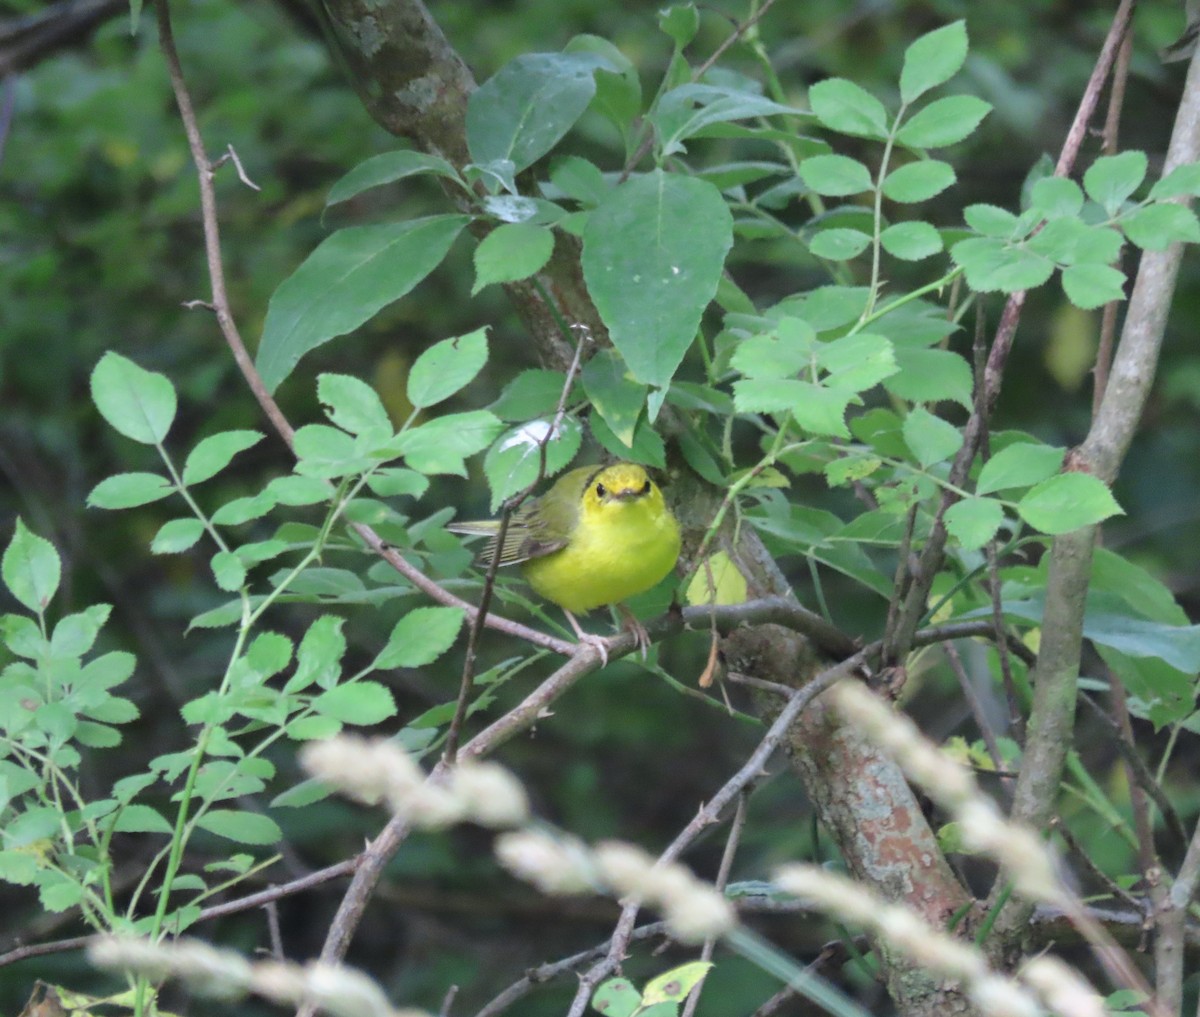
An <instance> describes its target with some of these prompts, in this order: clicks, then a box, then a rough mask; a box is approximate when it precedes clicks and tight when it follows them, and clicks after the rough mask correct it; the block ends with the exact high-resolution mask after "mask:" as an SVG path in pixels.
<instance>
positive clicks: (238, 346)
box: [154, 0, 295, 448]
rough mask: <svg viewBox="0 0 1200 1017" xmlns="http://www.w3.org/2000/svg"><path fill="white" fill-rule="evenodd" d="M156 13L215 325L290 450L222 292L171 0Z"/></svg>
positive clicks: (207, 180)
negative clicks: (194, 190)
mask: <svg viewBox="0 0 1200 1017" xmlns="http://www.w3.org/2000/svg"><path fill="white" fill-rule="evenodd" d="M154 8H155V10H156V11H157V12H158V35H159V45H160V46H161V47H162V52H163V59H164V60H165V61H166V64H167V74H168V75H169V77H170V79H171V90H172V91H173V92H174V93H175V103H176V105H177V106H178V107H179V119H180V120H181V121H182V122H183V130H184V133H185V134H186V135H187V140H188V148H189V149H190V150H191V153H192V162H193V163H195V166H196V176H197V178H198V179H199V181H200V217H201V221H202V222H203V224H204V253H205V256H206V258H207V260H208V278H209V281H210V283H211V285H212V303H213V310H214V311H215V312H216V315H217V324H218V325H220V327H221V334H222V335H223V336H224V337H225V342H226V343H228V345H229V350H230V352H231V353H232V354H233V359H234V362H235V363H236V364H237V365H238V368H239V369H240V370H241V372H242V377H243V378H245V379H246V384H247V385H249V386H250V391H251V392H253V393H254V398H255V399H257V400H258V405H259V406H261V407H262V411H263V413H265V414H266V416H267V419H268V420H270V421H271V424H272V426H273V427H274V428H275V430H276V432H277V433H278V434H279V436H280V437H281V438H282V439H283V440H284V441H285V442H286V443H287V446H288V448H292V447H293V445H294V441H295V432H294V431H293V430H292V425H291V424H289V423H288V421H287V418H286V417H284V415H283V413H282V412H281V411H280V409H279V406H278V405H277V404H276V402H275V400H274V398H273V397H272V396H271V393H270V392H269V391H267V387H266V385H264V384H263V380H262V377H261V375H259V373H258V370H257V368H255V366H254V361H253V360H252V359H251V358H250V354H249V353H248V352H247V350H246V344H245V343H244V342H243V341H242V336H241V333H240V332H239V331H238V328H237V324H236V322H235V321H234V319H233V311H232V310H231V309H230V306H229V294H228V292H227V291H226V288H225V266H224V264H223V262H222V260H221V231H220V227H219V226H218V224H217V198H216V192H215V191H214V189H213V167H212V165H211V163H210V162H209V160H208V155H207V154H206V153H205V151H204V139H203V138H202V137H201V136H200V126H199V124H198V123H197V120H196V111H195V109H194V107H193V106H192V97H191V95H190V94H189V93H188V90H187V84H186V83H185V82H184V80H183V68H182V66H181V65H180V63H179V53H178V52H177V51H176V49H175V34H174V32H173V31H172V28H171V5H170V0H159V2H158V3H156V4H155V5H154Z"/></svg>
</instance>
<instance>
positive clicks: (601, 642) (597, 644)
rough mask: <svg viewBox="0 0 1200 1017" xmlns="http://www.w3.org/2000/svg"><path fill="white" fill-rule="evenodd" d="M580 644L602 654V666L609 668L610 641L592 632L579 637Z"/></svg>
mask: <svg viewBox="0 0 1200 1017" xmlns="http://www.w3.org/2000/svg"><path fill="white" fill-rule="evenodd" d="M579 642H580V644H586V645H587V646H590V647H592V648H593V649H594V650H595V651H596V652H597V653H598V654H600V666H601V667H608V640H607V639H605V638H604V637H603V636H596V635H593V634H592V633H590V632H583V633H581V634H580V636H579Z"/></svg>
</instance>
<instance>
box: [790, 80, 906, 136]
mask: <svg viewBox="0 0 1200 1017" xmlns="http://www.w3.org/2000/svg"><path fill="white" fill-rule="evenodd" d="M808 102H809V105H810V106H811V107H812V111H813V112H814V113H815V114H816V115H817V119H818V120H819V121H820V122H821V123H822V124H823V125H824V126H826V127H828V128H829V129H830V130H834V131H839V132H841V133H842V134H851V135H856V136H858V137H862V138H875V139H877V140H882V139H883V138H886V137H887V132H888V125H887V119H888V116H887V110H886V109H884V106H883V103H881V102H880V101H879V100H878V99H876V98H875V96H873V95H872V94H871V93H870V92H868V91H867V90H866V89H865V88H863V87H862V86H861V85H856V84H855V83H854V82H853V81H847V80H846V79H845V78H827V79H826V80H825V81H818V82H817V83H816V84H815V85H813V86H812V87H811V88H810V89H809V90H808Z"/></svg>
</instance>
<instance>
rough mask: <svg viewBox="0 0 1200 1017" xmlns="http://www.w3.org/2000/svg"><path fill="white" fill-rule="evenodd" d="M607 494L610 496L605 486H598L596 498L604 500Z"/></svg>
mask: <svg viewBox="0 0 1200 1017" xmlns="http://www.w3.org/2000/svg"><path fill="white" fill-rule="evenodd" d="M606 494H608V491H607V490H606V489H605V487H604V485H603V484H597V485H596V497H597V498H603V497H604V496H605V495H606Z"/></svg>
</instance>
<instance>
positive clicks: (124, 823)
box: [112, 805, 174, 836]
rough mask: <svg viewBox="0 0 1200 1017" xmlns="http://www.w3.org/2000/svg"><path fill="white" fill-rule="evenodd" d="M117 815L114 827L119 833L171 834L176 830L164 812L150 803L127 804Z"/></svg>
mask: <svg viewBox="0 0 1200 1017" xmlns="http://www.w3.org/2000/svg"><path fill="white" fill-rule="evenodd" d="M115 817H116V822H115V823H113V826H112V829H113V830H115V831H116V832H117V833H165V834H166V835H167V836H170V835H171V834H172V833H173V832H174V829H173V827H172V826H171V824H170V823H168V822H167V821H166V819H164V818H163V816H162V814H161V813H160V812H158V811H157V810H155V809H152V808H151V807H150V806H149V805H126V806H125V808H123V809H122V810H121V811H120V812H118V813H116V814H115Z"/></svg>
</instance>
